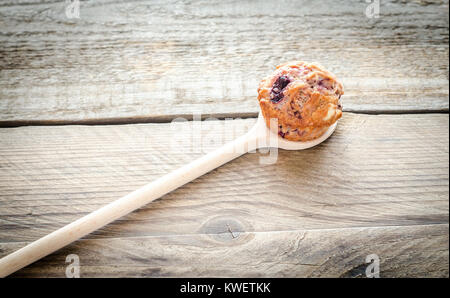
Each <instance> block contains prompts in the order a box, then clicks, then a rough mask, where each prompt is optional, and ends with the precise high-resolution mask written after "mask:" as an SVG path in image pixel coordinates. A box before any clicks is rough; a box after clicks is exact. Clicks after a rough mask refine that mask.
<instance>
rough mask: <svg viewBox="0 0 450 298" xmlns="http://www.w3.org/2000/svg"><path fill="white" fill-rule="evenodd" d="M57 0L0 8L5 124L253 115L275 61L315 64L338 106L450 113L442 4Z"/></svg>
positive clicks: (0, 100) (0, 95) (0, 112)
mask: <svg viewBox="0 0 450 298" xmlns="http://www.w3.org/2000/svg"><path fill="white" fill-rule="evenodd" d="M64 5H65V4H64V1H55V2H49V1H47V2H45V3H35V1H21V2H20V3H19V2H17V3H16V2H15V1H4V2H2V4H1V5H0V15H1V19H0V25H1V28H2V29H1V32H0V125H3V126H7V125H18V124H36V123H40V124H49V123H53V124H55V123H67V122H71V123H73V122H75V123H125V122H130V121H131V122H148V121H155V120H159V121H167V120H170V119H172V118H174V117H176V116H178V115H191V114H192V112H201V113H203V114H211V115H215V116H224V115H247V116H248V115H251V116H255V115H256V113H257V111H258V106H257V101H256V89H257V84H258V81H259V80H260V79H261V78H262V77H264V76H266V75H267V74H268V73H270V72H271V71H272V69H273V68H274V66H275V65H277V64H279V63H281V62H283V61H286V60H292V59H304V60H315V61H319V62H321V63H322V64H324V65H325V66H326V67H327V68H329V69H330V70H332V71H333V72H335V73H336V75H337V76H338V77H339V78H341V79H342V80H343V82H344V85H345V87H346V94H345V95H344V97H343V100H344V109H345V110H346V111H359V112H361V111H362V112H369V113H374V112H375V113H377V112H389V113H398V112H405V111H407V112H420V111H448V107H449V105H448V95H449V93H448V89H449V77H448V67H449V64H448V58H449V51H448V49H449V47H448V33H449V30H448V20H449V18H448V1H436V2H433V1H426V2H420V3H417V2H415V1H413V2H407V3H405V2H404V1H387V0H386V1H382V5H381V8H380V9H381V10H380V14H381V15H380V17H379V18H377V19H375V18H373V19H370V18H367V17H366V15H365V9H366V6H367V5H368V4H367V3H365V2H364V1H360V2H357V3H355V2H348V1H344V0H340V1H336V0H328V1H322V2H321V3H320V5H318V4H317V3H313V2H310V1H306V0H304V1H293V0H292V1H283V2H282V3H281V2H279V1H258V2H254V1H220V0H214V1H208V2H205V1H189V2H187V3H186V2H178V1H177V2H175V1H152V2H151V3H148V2H147V1H133V2H131V3H130V2H126V1H125V2H123V1H101V2H99V1H95V2H91V1H89V2H82V3H81V7H80V18H79V19H68V18H67V17H66V15H65V13H64V11H65V6H64Z"/></svg>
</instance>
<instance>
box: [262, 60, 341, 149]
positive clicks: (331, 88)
mask: <svg viewBox="0 0 450 298" xmlns="http://www.w3.org/2000/svg"><path fill="white" fill-rule="evenodd" d="M342 94H344V89H343V86H342V84H341V83H340V82H339V81H337V79H336V77H335V76H334V75H333V74H332V73H331V72H329V71H327V70H325V69H324V68H323V67H322V66H320V65H318V64H316V63H307V62H302V61H294V62H288V63H285V64H281V65H279V66H277V68H276V70H275V72H274V73H273V74H272V75H271V76H269V77H267V78H265V79H263V80H262V81H261V83H260V84H259V88H258V101H259V105H260V106H261V112H262V114H263V116H264V119H265V120H266V124H267V126H268V127H270V119H271V118H276V119H278V131H277V133H278V134H279V135H280V136H281V137H282V138H285V139H287V140H290V141H309V140H313V139H315V138H318V137H320V136H321V135H322V134H323V133H325V132H326V131H327V129H328V128H329V127H330V126H331V125H333V124H334V123H335V122H336V121H337V120H338V119H339V118H341V116H342V104H341V100H340V99H341V95H342Z"/></svg>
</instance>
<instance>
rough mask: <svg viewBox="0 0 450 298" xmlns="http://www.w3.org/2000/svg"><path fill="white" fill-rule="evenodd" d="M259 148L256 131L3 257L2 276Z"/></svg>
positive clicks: (0, 261) (0, 272) (0, 267)
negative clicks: (257, 146)
mask: <svg viewBox="0 0 450 298" xmlns="http://www.w3.org/2000/svg"><path fill="white" fill-rule="evenodd" d="M254 149H256V137H255V136H254V134H252V132H249V133H248V134H246V135H244V136H242V137H240V138H238V139H236V140H235V141H233V142H231V143H228V144H226V145H225V146H223V147H221V148H219V149H217V150H216V151H214V152H211V153H209V154H207V155H205V156H203V157H201V158H199V159H197V160H195V161H193V162H191V163H190V164H187V165H185V166H183V167H181V168H179V169H178V170H176V171H174V172H172V173H169V174H167V175H165V176H163V177H161V178H159V179H157V180H156V181H154V182H151V183H149V184H147V185H145V186H143V187H142V188H140V189H138V190H136V191H134V192H132V193H130V194H128V195H126V196H124V197H122V198H120V199H118V200H116V201H114V202H112V203H110V204H108V205H106V206H104V207H102V208H100V209H98V210H97V211H94V212H92V213H90V214H88V215H86V216H84V217H82V218H80V219H78V220H76V221H74V222H72V223H71V224H69V225H67V226H65V227H63V228H61V229H59V230H56V231H55V232H53V233H51V234H49V235H47V236H45V237H43V238H41V239H39V240H36V241H34V242H32V243H30V244H29V245H27V246H25V247H23V248H21V249H19V250H17V251H15V252H14V253H12V254H10V255H8V256H6V257H4V258H2V259H0V277H5V276H8V275H9V274H11V273H13V272H15V271H17V270H19V269H21V268H23V267H25V266H27V265H29V264H31V263H33V262H35V261H37V260H39V259H41V258H43V257H45V256H47V255H49V254H51V253H52V252H54V251H56V250H58V249H60V248H62V247H64V246H66V245H68V244H70V243H72V242H74V241H76V240H78V239H80V238H81V237H83V236H86V235H87V234H89V233H91V232H93V231H95V230H97V229H100V228H101V227H103V226H105V225H107V224H108V223H110V222H112V221H114V220H116V219H118V218H120V217H122V216H124V215H126V214H128V213H130V212H132V211H133V210H136V209H138V208H140V207H142V206H144V205H146V204H148V203H150V202H151V201H153V200H155V199H157V198H159V197H161V196H163V195H165V194H167V193H169V192H171V191H172V190H175V189H177V188H178V187H180V186H182V185H184V184H186V183H188V182H190V181H192V180H194V179H196V178H197V177H200V176H201V175H203V174H206V173H208V172H209V171H211V170H213V169H215V168H217V167H219V166H221V165H223V164H225V163H227V162H228V161H230V160H233V159H235V158H237V157H239V156H240V155H242V154H244V153H246V152H248V151H251V150H254Z"/></svg>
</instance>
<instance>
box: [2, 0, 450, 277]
mask: <svg viewBox="0 0 450 298" xmlns="http://www.w3.org/2000/svg"><path fill="white" fill-rule="evenodd" d="M381 3H382V4H381V8H380V17H379V18H372V19H370V18H367V17H366V15H365V9H366V7H367V5H368V4H367V3H366V2H365V1H344V0H337V1H332V0H325V1H306V0H302V1H294V0H292V1H219V0H213V1H151V2H148V1H118V0H112V1H89V2H85V1H83V2H81V7H80V18H79V19H69V18H67V16H66V14H65V3H64V1H60V0H55V1H45V2H42V1H31V0H23V1H11V0H7V1H2V2H1V3H0V126H4V128H0V257H2V256H4V255H6V254H8V253H10V252H12V251H14V250H16V249H18V248H20V247H22V246H24V245H25V244H26V243H28V242H30V241H33V240H35V239H37V238H39V237H41V236H44V235H46V234H48V233H49V232H51V231H53V230H55V229H57V228H59V227H62V226H64V225H65V224H67V223H69V222H71V221H73V220H75V219H77V218H79V217H81V216H83V215H85V214H87V213H89V212H91V211H93V210H96V209H97V208H99V207H101V206H103V205H105V204H107V203H108V202H111V201H113V200H115V199H117V198H119V197H121V196H122V195H125V194H127V193H128V192H130V191H133V190H135V189H136V188H138V187H140V186H142V185H144V184H146V183H148V182H150V181H152V180H154V179H156V178H158V177H160V176H161V175H163V174H165V173H168V172H170V171H171V170H174V169H176V168H177V167H179V166H181V165H183V164H185V163H187V162H189V161H191V160H194V159H195V158H197V157H199V156H201V155H203V154H204V153H206V152H208V151H210V150H213V149H214V148H216V147H218V146H220V144H222V143H223V142H224V141H226V140H231V139H232V138H233V136H235V135H239V134H242V133H244V131H246V129H247V128H248V127H249V126H251V125H252V124H253V123H254V122H255V119H254V118H253V117H254V116H256V114H257V111H258V106H257V102H256V88H257V83H258V81H259V80H260V79H261V78H262V77H263V76H265V75H267V74H268V73H269V72H270V71H272V69H273V68H274V66H275V65H277V64H279V63H281V62H284V61H286V60H291V59H304V60H316V61H318V62H320V63H321V64H323V65H325V66H326V67H327V68H329V69H330V70H332V71H333V72H335V73H336V75H337V76H338V77H339V78H341V79H342V81H343V83H344V85H345V89H346V94H345V95H344V97H343V101H344V110H345V111H346V113H344V118H343V119H342V120H341V121H340V123H339V126H338V129H337V131H336V132H335V134H334V135H333V136H332V138H330V139H329V140H328V141H326V142H325V143H323V144H321V145H320V146H318V147H316V148H312V149H309V150H306V151H301V152H300V151H299V152H287V151H279V152H278V161H277V163H276V164H274V165H261V164H259V159H260V158H263V157H264V154H262V153H253V154H247V155H245V156H242V157H240V158H238V159H237V160H235V161H233V162H231V163H229V164H227V165H225V166H223V167H221V168H219V169H217V170H215V171H213V172H211V173H209V174H207V175H205V176H203V177H201V178H199V179H197V180H196V181H194V182H192V183H190V184H188V185H186V186H184V187H182V188H180V189H179V190H177V191H175V192H173V193H170V194H168V195H166V196H164V197H163V198H162V199H160V200H157V201H155V202H154V203H152V204H150V205H148V206H146V207H144V208H141V209H140V210H138V211H136V212H133V213H131V214H129V215H128V216H125V217H124V218H122V219H120V220H118V221H116V222H114V223H112V224H110V225H108V226H106V227H104V228H103V229H101V230H99V231H96V232H95V233H93V234H91V235H89V236H87V237H86V238H84V239H83V240H80V241H77V242H75V243H73V244H72V245H70V246H68V247H66V248H64V249H62V250H60V251H58V252H56V253H55V254H52V255H50V256H48V257H46V258H45V259H43V260H41V261H39V262H37V263H35V264H33V265H31V266H29V267H27V268H24V269H23V270H21V271H19V272H17V273H16V274H14V275H13V276H15V277H41V276H52V277H56V276H57V277H64V276H65V275H64V272H65V267H66V266H67V264H66V263H65V257H66V255H68V254H72V253H75V254H78V255H79V256H80V259H81V276H84V277H89V276H91V277H100V276H113V277H117V276H124V277H131V276H190V277H196V276H242V277H253V276H265V277H282V276H289V277H305V276H312V277H322V276H332V277H337V276H340V277H360V276H362V277H363V276H365V273H364V272H365V268H366V266H367V264H365V257H366V256H367V255H368V254H377V255H378V256H379V257H380V261H381V267H380V269H381V276H385V277H402V276H405V277H425V276H430V277H438V276H445V277H448V276H449V272H448V266H449V250H448V241H449V238H448V235H449V230H448V229H449V227H448V222H449V189H448V187H449V174H448V171H449V116H448V107H449V101H448V95H449V92H448V90H449V89H448V88H449V75H448V70H449V63H448V58H449V46H448V41H449V35H448V34H449V30H448V22H449V15H448V1H446V0H445V1H388V0H383V1H381ZM193 112H194V113H202V114H203V117H208V116H209V115H212V116H215V117H221V118H222V117H241V118H250V119H244V120H233V121H224V120H216V121H204V122H202V127H203V129H202V133H201V134H193V132H192V130H191V128H192V125H194V124H193V123H192V122H187V123H186V122H184V123H179V124H176V125H174V126H172V125H171V124H169V123H160V122H170V120H172V119H173V118H175V117H177V116H180V115H182V116H186V117H187V118H191V117H192V113H193ZM350 112H354V113H350ZM412 113H419V114H412ZM368 114H376V115H368ZM387 114H391V115H387ZM392 114H401V115H392ZM143 122H149V123H148V124H142V123H143ZM102 123H103V124H127V125H94V126H83V125H65V126H51V127H48V126H26V127H25V126H23V127H14V128H12V127H6V126H20V125H26V124H28V125H33V124H102ZM133 123H141V124H133ZM195 125H197V124H195ZM229 132H233V133H232V134H230V133H229ZM174 143H175V144H174ZM193 260H195V261H193Z"/></svg>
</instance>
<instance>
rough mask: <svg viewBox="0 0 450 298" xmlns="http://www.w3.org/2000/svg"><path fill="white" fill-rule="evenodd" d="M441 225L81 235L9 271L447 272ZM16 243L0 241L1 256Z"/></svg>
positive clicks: (176, 274) (112, 274)
mask: <svg viewBox="0 0 450 298" xmlns="http://www.w3.org/2000/svg"><path fill="white" fill-rule="evenodd" d="M448 232H449V230H448V224H444V225H426V226H409V227H381V228H346V229H338V230H334V229H331V230H297V231H285V232H259V233H255V232H244V233H235V234H233V236H232V235H231V234H230V233H228V232H224V233H223V234H202V235H184V236H157V237H136V238H134V237H133V238H124V239H96V240H92V239H90V240H81V241H78V242H76V243H74V244H72V245H69V246H68V247H66V248H64V249H62V250H60V251H58V252H57V253H55V254H53V255H50V256H48V257H46V258H44V259H42V260H41V261H38V262H36V263H34V264H32V265H30V266H28V267H27V268H25V269H22V270H21V271H18V272H17V273H15V274H14V275H12V277H65V270H66V266H68V265H69V264H67V263H66V262H65V261H66V256H67V255H69V254H76V255H78V257H79V260H80V276H81V277H366V275H365V271H366V268H367V266H368V265H369V264H367V263H366V256H368V255H371V254H376V255H377V256H378V257H379V260H380V277H448V265H449V253H448V241H449V238H448ZM22 245H24V243H8V244H0V251H1V252H2V253H3V254H4V253H7V252H11V251H13V250H14V249H17V248H18V247H20V246H22Z"/></svg>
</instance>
